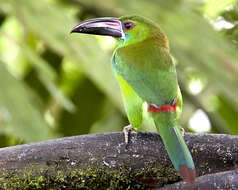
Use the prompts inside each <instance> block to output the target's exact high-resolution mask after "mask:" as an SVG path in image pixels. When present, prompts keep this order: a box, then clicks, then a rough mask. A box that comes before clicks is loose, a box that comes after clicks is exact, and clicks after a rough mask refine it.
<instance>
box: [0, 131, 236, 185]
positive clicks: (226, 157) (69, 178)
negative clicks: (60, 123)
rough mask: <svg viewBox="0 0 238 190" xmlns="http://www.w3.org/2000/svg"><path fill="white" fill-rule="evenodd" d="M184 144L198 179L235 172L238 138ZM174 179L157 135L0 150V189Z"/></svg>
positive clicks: (194, 138)
mask: <svg viewBox="0 0 238 190" xmlns="http://www.w3.org/2000/svg"><path fill="white" fill-rule="evenodd" d="M185 140H186V142H187V144H188V147H189V149H190V150H191V153H192V156H193V158H194V162H195V165H196V170H197V175H198V176H202V175H205V174H214V173H218V172H223V171H229V170H235V169H236V164H237V163H238V136H231V135H207V134H190V133H188V134H185ZM229 175H231V174H230V173H229ZM233 175H237V173H235V172H233ZM236 177H237V176H236ZM205 178H207V177H205ZM179 180H180V178H179V177H178V176H177V174H176V172H175V170H174V169H173V167H172V165H171V162H170V160H169V158H168V156H167V153H166V151H165V149H164V146H163V144H162V141H161V139H160V137H159V135H158V134H157V133H150V132H145V133H141V132H138V133H132V134H131V138H130V144H129V145H128V146H127V147H125V143H124V136H123V133H105V134H96V135H82V136H75V137H67V138H61V139H55V140H50V141H45V142H39V143H32V144H25V145H19V146H14V147H7V148H2V149H0V189H1V188H3V189H14V188H15V189H19V188H22V186H24V188H25V189H31V188H39V189H42V188H52V187H53V188H55V189H64V188H72V189H79V188H88V189H106V188H107V187H111V188H112V189H126V187H130V188H131V189H138V188H139V189H141V188H146V187H161V186H164V185H166V184H171V183H175V182H178V181H179ZM199 182H200V178H198V179H197V180H196V184H198V183H199ZM218 182H219V181H218ZM236 188H238V185H237V186H236ZM170 189H171V188H170Z"/></svg>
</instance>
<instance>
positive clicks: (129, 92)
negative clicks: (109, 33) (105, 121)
mask: <svg viewBox="0 0 238 190" xmlns="http://www.w3.org/2000/svg"><path fill="white" fill-rule="evenodd" d="M120 20H122V21H123V20H129V21H132V22H134V23H135V25H136V27H135V28H134V29H132V30H131V31H128V32H126V38H128V39H129V40H128V41H127V39H126V40H124V41H121V40H119V46H118V48H116V50H115V52H114V56H113V59H112V68H113V70H114V72H115V73H116V76H117V78H118V79H119V80H118V81H119V83H120V86H121V91H122V96H123V99H124V104H125V108H126V113H127V116H128V119H129V121H130V123H131V125H132V127H133V128H136V127H137V126H138V125H139V123H138V122H141V121H142V119H141V118H142V111H141V107H142V103H143V101H145V102H147V103H151V104H156V105H158V106H162V105H164V104H168V103H170V102H172V101H173V100H174V99H176V98H177V100H178V107H177V109H176V112H172V111H168V112H166V113H150V116H151V117H152V118H153V120H154V123H155V125H156V127H157V130H158V132H159V134H160V136H161V137H162V140H163V142H164V144H165V148H166V150H167V152H168V154H169V157H170V159H171V161H172V163H173V165H174V167H175V168H176V170H177V171H180V166H186V167H187V168H189V169H191V170H193V169H194V163H193V160H192V157H191V154H190V152H189V150H188V148H187V146H186V144H185V141H184V139H183V137H182V134H181V131H180V129H179V127H178V121H179V118H180V115H181V110H182V98H181V95H180V90H179V86H178V81H177V75H176V70H175V65H174V63H173V59H172V57H171V56H170V53H169V48H168V42H167V38H166V37H165V36H164V35H163V33H162V31H161V30H160V28H159V27H157V26H155V25H153V24H152V23H151V22H150V21H147V20H145V19H142V18H140V17H122V18H121V19H120ZM141 22H142V24H141ZM147 23H148V24H147ZM152 25H153V26H152ZM151 26H152V27H151ZM150 27H151V28H150ZM136 28H137V30H142V31H143V32H142V33H143V35H141V36H143V37H142V38H139V37H138V36H140V35H138V33H139V31H133V30H136ZM145 28H149V31H150V32H148V30H147V29H145ZM145 31H146V32H145ZM125 41H126V42H125ZM128 97H129V98H128ZM135 109H137V111H135ZM182 175H183V174H182ZM182 177H183V176H182ZM192 177H193V176H191V178H192ZM187 178H189V177H187Z"/></svg>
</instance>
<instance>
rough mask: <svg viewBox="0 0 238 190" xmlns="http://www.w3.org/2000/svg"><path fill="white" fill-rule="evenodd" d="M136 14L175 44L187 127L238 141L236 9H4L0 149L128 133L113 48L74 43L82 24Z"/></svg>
mask: <svg viewBox="0 0 238 190" xmlns="http://www.w3.org/2000/svg"><path fill="white" fill-rule="evenodd" d="M128 14H130V15H131V14H136V15H141V16H144V17H147V18H150V19H151V20H153V21H154V22H156V23H157V24H159V25H160V26H161V28H162V29H163V30H164V32H165V33H166V34H167V36H168V38H169V40H170V48H171V53H172V55H173V56H174V57H175V59H176V60H177V72H178V77H179V83H180V85H181V90H182V94H183V99H184V108H183V110H184V111H183V117H182V119H181V122H180V123H181V126H182V127H184V128H185V130H186V131H191V132H202V133H204V132H206V133H227V134H238V124H237V123H238V2H237V1H236V0H203V1H198V0H167V1H164V0H151V1H148V0H130V1H128V0H104V1H97V0H41V1H33V0H0V147H5V146H10V145H16V144H22V143H28V142H36V141H42V140H47V139H53V138H57V137H63V136H72V135H80V134H88V133H103V132H112V131H121V130H122V128H123V127H124V126H126V125H127V124H128V121H127V118H126V116H125V112H124V110H123V104H122V100H121V95H120V90H119V86H118V84H117V82H116V80H115V78H114V76H113V74H112V71H111V68H110V67H111V66H110V58H111V55H112V52H113V49H114V48H115V46H116V43H115V41H114V40H113V39H112V38H110V37H98V36H89V35H83V34H72V35H69V32H70V30H71V29H72V27H73V26H75V25H76V24H78V23H79V22H80V21H82V20H85V19H89V18H94V17H106V16H110V17H118V16H122V15H128ZM143 126H144V127H142V129H141V130H145V127H146V128H147V130H154V128H153V125H151V124H150V123H146V124H144V125H143Z"/></svg>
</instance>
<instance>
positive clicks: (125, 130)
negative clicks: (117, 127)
mask: <svg viewBox="0 0 238 190" xmlns="http://www.w3.org/2000/svg"><path fill="white" fill-rule="evenodd" d="M131 131H132V126H131V125H127V126H125V127H124V128H123V133H124V135H125V143H126V144H128V142H129V135H130V132H131Z"/></svg>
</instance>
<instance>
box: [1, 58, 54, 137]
mask: <svg viewBox="0 0 238 190" xmlns="http://www.w3.org/2000/svg"><path fill="white" fill-rule="evenodd" d="M0 86H1V92H0V120H1V123H0V131H1V130H2V131H4V132H5V133H11V134H12V135H14V136H15V137H18V138H20V139H23V140H24V141H26V142H33V141H41V140H45V139H50V138H53V137H55V135H53V133H52V132H51V130H50V128H49V126H48V125H47V123H46V122H45V121H44V119H43V115H42V113H40V111H39V109H38V108H37V107H36V105H35V104H34V100H33V99H32V97H36V96H35V95H34V94H33V93H32V91H31V90H30V89H28V88H27V87H26V86H25V85H24V84H23V83H22V82H21V81H19V80H17V79H15V78H14V77H13V76H12V75H11V74H9V72H8V71H7V69H6V68H5V66H4V63H3V62H0Z"/></svg>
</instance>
